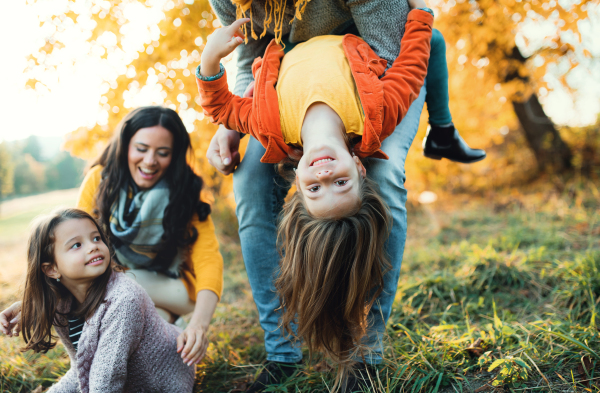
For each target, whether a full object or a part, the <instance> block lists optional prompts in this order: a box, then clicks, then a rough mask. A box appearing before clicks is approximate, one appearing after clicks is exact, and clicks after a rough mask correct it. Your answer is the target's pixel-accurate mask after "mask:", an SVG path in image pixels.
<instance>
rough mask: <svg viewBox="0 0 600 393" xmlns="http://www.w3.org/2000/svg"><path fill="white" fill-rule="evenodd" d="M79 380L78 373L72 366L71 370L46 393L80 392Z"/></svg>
mask: <svg viewBox="0 0 600 393" xmlns="http://www.w3.org/2000/svg"><path fill="white" fill-rule="evenodd" d="M79 391H80V390H79V380H78V379H77V373H76V372H75V370H74V369H73V367H71V368H70V369H69V371H67V373H66V374H65V375H63V377H62V378H61V379H60V380H59V381H58V382H57V383H55V384H54V385H52V386H51V387H50V389H48V391H47V392H46V393H71V392H72V393H78V392H79Z"/></svg>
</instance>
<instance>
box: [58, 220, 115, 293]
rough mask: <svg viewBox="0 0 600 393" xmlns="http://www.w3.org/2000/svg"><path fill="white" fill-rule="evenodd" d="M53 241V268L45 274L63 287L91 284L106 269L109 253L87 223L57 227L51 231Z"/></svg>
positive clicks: (70, 221)
mask: <svg viewBox="0 0 600 393" xmlns="http://www.w3.org/2000/svg"><path fill="white" fill-rule="evenodd" d="M54 239H55V240H54V260H55V262H56V264H55V265H53V266H52V267H51V268H50V269H49V271H46V274H47V275H48V276H50V277H52V278H60V281H61V283H63V284H64V285H65V287H67V288H69V287H70V286H71V285H77V284H81V283H85V282H90V283H91V282H92V281H93V280H94V279H95V278H96V277H98V276H100V275H102V274H103V273H104V272H105V271H106V269H107V268H108V264H109V263H110V252H109V251H108V247H107V245H106V244H104V242H103V241H102V237H100V232H98V228H97V227H96V225H95V224H94V223H93V222H92V221H90V220H89V219H86V218H83V219H71V220H67V221H64V222H62V223H60V224H59V225H58V226H57V227H56V229H55V230H54ZM51 274H57V275H58V276H56V277H53V276H52V275H51Z"/></svg>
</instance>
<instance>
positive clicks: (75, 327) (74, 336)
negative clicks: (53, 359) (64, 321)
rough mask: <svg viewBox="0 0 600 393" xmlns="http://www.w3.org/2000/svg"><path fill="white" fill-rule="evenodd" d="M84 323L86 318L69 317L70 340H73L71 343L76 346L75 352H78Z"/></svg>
mask: <svg viewBox="0 0 600 393" xmlns="http://www.w3.org/2000/svg"><path fill="white" fill-rule="evenodd" d="M84 323H85V318H76V319H71V318H69V340H71V343H72V344H73V347H74V348H75V352H77V344H78V343H79V337H81V332H82V330H83V324H84Z"/></svg>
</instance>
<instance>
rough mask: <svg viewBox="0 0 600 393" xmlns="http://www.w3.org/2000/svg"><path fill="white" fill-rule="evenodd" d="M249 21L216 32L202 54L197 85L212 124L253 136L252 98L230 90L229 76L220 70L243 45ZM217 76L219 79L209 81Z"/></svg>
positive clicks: (235, 23)
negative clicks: (245, 28)
mask: <svg viewBox="0 0 600 393" xmlns="http://www.w3.org/2000/svg"><path fill="white" fill-rule="evenodd" d="M249 20H250V19H248V18H245V19H239V20H237V21H235V22H234V23H232V24H231V25H230V26H226V27H223V28H220V29H217V30H216V31H215V32H214V33H213V34H212V35H211V36H210V37H209V39H208V42H207V44H206V47H205V48H204V50H203V51H202V59H201V63H200V66H199V67H198V71H197V75H196V77H197V78H196V82H197V83H198V92H199V93H200V98H201V103H200V105H201V106H202V108H203V109H204V114H205V115H207V116H209V118H210V120H211V121H212V122H213V123H217V124H223V125H224V126H225V127H227V128H228V129H230V130H235V131H238V132H242V133H244V134H250V135H254V131H257V129H258V127H257V122H256V119H255V118H254V116H253V108H252V98H241V97H238V96H236V95H234V94H232V93H231V92H230V91H229V88H228V86H227V75H226V73H225V72H224V70H221V69H220V63H219V62H220V60H221V59H222V58H223V57H225V56H227V55H228V54H230V53H231V52H232V51H233V50H234V49H235V48H236V47H237V46H238V45H240V44H241V43H242V42H243V38H242V37H243V35H242V33H241V32H240V31H239V28H240V26H241V25H243V24H244V23H246V22H248V21H249ZM198 73H199V74H198ZM221 73H222V75H221ZM215 76H218V77H217V78H216V79H214V80H209V79H211V78H213V77H215Z"/></svg>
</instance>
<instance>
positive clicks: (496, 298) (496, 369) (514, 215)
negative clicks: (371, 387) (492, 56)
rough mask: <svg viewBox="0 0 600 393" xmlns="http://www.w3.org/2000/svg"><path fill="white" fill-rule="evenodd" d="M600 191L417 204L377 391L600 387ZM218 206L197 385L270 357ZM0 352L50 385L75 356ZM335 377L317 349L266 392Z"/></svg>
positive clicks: (222, 380)
mask: <svg viewBox="0 0 600 393" xmlns="http://www.w3.org/2000/svg"><path fill="white" fill-rule="evenodd" d="M599 200H600V198H598V196H597V195H593V194H591V193H585V192H580V193H579V194H578V195H577V196H575V197H573V196H571V195H555V194H554V193H553V192H552V191H544V192H541V193H539V194H533V193H532V194H531V195H525V196H522V195H521V196H517V197H514V196H511V197H502V196H496V197H494V198H485V199H477V198H475V197H472V196H455V197H454V198H452V199H451V200H450V201H449V202H448V201H447V202H446V205H443V206H433V208H431V209H427V210H425V209H423V208H421V207H420V206H419V205H416V204H409V206H408V208H409V234H408V241H407V245H406V250H405V256H404V261H403V267H402V274H401V279H400V283H399V288H398V293H397V295H396V301H395V304H394V308H393V312H392V315H391V317H390V320H389V322H388V329H387V333H388V335H387V337H386V340H385V354H386V358H385V361H384V362H383V364H382V365H381V366H380V367H379V368H378V369H379V378H378V380H377V381H376V382H377V385H378V387H379V390H380V391H383V392H404V391H406V392H433V393H435V392H471V391H496V392H501V391H512V392H549V391H553V392H576V391H577V392H589V391H591V392H597V391H600V390H599V389H598V387H597V385H596V383H599V382H600V375H599V372H598V370H599V369H597V367H596V365H597V364H600V342H599V340H598V338H599V337H598V336H599V333H598V327H597V326H598V318H599V317H598V310H599V307H598V304H600V213H598V211H599V208H600V202H599ZM463 201H469V202H468V203H463ZM214 219H215V222H216V223H217V224H218V225H219V233H220V238H221V240H225V241H223V244H222V251H223V254H224V257H225V263H226V269H225V272H226V273H225V292H224V296H223V301H222V302H221V304H220V305H219V306H218V309H217V312H216V314H215V318H214V320H213V323H212V329H211V344H210V347H209V351H208V356H207V357H206V359H205V361H204V362H203V364H202V365H201V367H199V368H198V374H197V382H198V384H197V388H196V391H198V392H230V391H243V390H240V389H244V388H245V387H246V386H247V384H248V383H249V382H250V381H251V380H252V379H253V377H254V375H255V373H256V372H258V371H259V369H260V367H259V366H260V363H261V362H262V361H264V359H265V356H266V354H265V352H264V347H263V338H262V330H261V329H260V326H259V324H258V316H257V312H256V309H255V307H254V304H253V302H252V298H251V293H250V288H249V286H248V283H247V278H246V275H245V271H244V266H243V261H242V259H241V253H240V248H239V244H238V242H237V237H236V231H235V217H234V216H233V213H232V212H231V211H230V210H228V209H215V212H214ZM0 300H1V301H5V300H6V299H0ZM1 301H0V303H1ZM0 353H1V354H2V356H0V371H1V377H0V390H4V391H10V392H19V391H29V390H31V389H33V388H35V387H36V386H37V385H39V384H42V385H44V386H49V384H50V380H51V379H52V378H54V377H53V375H56V374H60V373H62V372H64V371H65V370H66V369H67V363H68V360H65V357H64V356H65V355H64V351H63V350H62V349H61V348H60V347H59V348H57V349H55V350H53V351H51V352H49V354H48V355H41V356H39V355H36V356H33V355H29V354H26V355H20V354H18V352H17V348H16V344H15V340H8V339H0ZM44 378H49V379H50V380H47V381H44ZM333 378H334V373H333V372H332V368H331V367H330V366H329V365H328V364H327V362H326V361H323V359H320V358H318V357H317V358H315V359H313V360H312V361H311V363H310V364H307V365H306V366H305V367H304V368H303V369H302V370H301V371H300V372H298V373H297V374H296V375H295V376H294V377H293V378H291V379H289V380H288V381H287V382H286V383H285V384H283V385H281V386H279V387H276V388H273V389H272V390H270V391H273V392H328V391H329V390H328V387H331V386H332V385H333ZM598 386H600V384H599V385H598Z"/></svg>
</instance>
